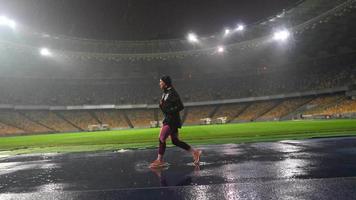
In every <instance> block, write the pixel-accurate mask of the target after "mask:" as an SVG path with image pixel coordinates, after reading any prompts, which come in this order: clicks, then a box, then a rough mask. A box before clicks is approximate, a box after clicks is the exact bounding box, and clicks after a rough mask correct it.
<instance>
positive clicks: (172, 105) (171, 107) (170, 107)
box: [160, 92, 184, 114]
mask: <svg viewBox="0 0 356 200" xmlns="http://www.w3.org/2000/svg"><path fill="white" fill-rule="evenodd" d="M160 107H161V109H162V111H163V112H164V113H167V114H172V113H176V112H179V111H181V110H183V109H184V105H183V103H182V101H181V100H180V97H179V95H178V94H177V93H176V92H171V93H169V94H168V97H167V99H166V101H165V102H164V103H163V104H160Z"/></svg>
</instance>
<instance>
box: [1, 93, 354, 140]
mask: <svg viewBox="0 0 356 200" xmlns="http://www.w3.org/2000/svg"><path fill="white" fill-rule="evenodd" d="M158 112H159V111H158V110H157V109H156V108H146V109H124V110H121V109H100V110H71V111H44V110H37V111H31V110H6V111H5V110H2V111H1V112H0V133H1V135H11V134H13V135H17V134H29V133H51V132H77V131H88V130H90V128H89V127H90V126H91V125H102V124H107V125H108V127H109V128H110V129H126V128H147V127H157V126H159V121H160V120H162V118H163V116H162V114H161V113H158ZM155 113H156V114H155ZM355 113H356V100H352V99H350V97H346V96H345V94H344V93H336V94H329V95H311V96H306V97H296V98H280V99H275V100H265V101H251V102H242V103H231V104H216V105H206V106H188V107H186V108H185V110H184V111H182V117H183V119H184V124H185V125H198V124H216V123H218V124H219V123H236V122H250V121H270V120H283V119H302V118H312V117H313V116H315V117H316V118H321V117H322V118H340V117H354V116H355ZM286 116H289V118H284V117H286ZM220 118H226V119H225V122H221V121H220ZM207 119H209V120H207ZM207 121H208V122H207ZM152 122H156V124H155V125H154V126H152ZM99 130H100V129H99ZM105 130H106V129H105Z"/></svg>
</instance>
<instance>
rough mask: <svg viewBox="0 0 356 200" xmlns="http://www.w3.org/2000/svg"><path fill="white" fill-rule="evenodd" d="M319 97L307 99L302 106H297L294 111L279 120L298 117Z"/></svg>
mask: <svg viewBox="0 0 356 200" xmlns="http://www.w3.org/2000/svg"><path fill="white" fill-rule="evenodd" d="M316 98H318V97H316V96H315V97H312V98H310V99H307V100H306V101H305V102H303V103H302V104H300V105H299V106H297V107H296V108H295V109H294V110H291V111H290V112H289V113H286V114H285V115H283V116H281V117H280V118H279V120H288V119H292V118H293V116H295V115H297V114H300V113H302V112H304V111H305V109H306V106H307V105H308V104H309V103H310V102H312V101H313V100H314V99H316Z"/></svg>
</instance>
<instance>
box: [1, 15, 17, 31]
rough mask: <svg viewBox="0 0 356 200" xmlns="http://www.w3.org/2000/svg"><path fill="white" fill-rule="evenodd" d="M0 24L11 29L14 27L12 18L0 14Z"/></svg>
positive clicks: (14, 23)
mask: <svg viewBox="0 0 356 200" xmlns="http://www.w3.org/2000/svg"><path fill="white" fill-rule="evenodd" d="M0 26H7V27H10V28H11V29H15V28H16V22H15V21H14V20H12V19H9V18H7V17H5V16H0Z"/></svg>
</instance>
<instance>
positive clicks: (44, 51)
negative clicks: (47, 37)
mask: <svg viewBox="0 0 356 200" xmlns="http://www.w3.org/2000/svg"><path fill="white" fill-rule="evenodd" d="M40 54H41V55H42V56H51V55H52V53H51V51H49V49H47V48H41V49H40Z"/></svg>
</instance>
